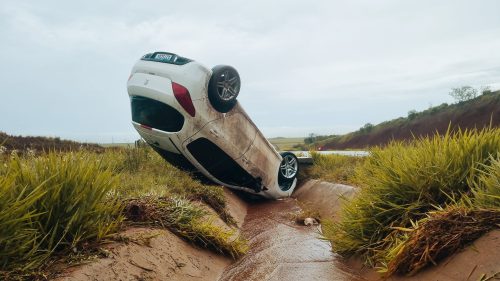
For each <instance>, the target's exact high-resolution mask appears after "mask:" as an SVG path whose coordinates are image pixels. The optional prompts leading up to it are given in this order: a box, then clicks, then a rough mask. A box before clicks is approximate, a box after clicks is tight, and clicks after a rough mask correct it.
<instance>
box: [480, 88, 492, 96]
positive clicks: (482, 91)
mask: <svg viewBox="0 0 500 281" xmlns="http://www.w3.org/2000/svg"><path fill="white" fill-rule="evenodd" d="M479 92H481V95H487V94H491V87H490V86H481V88H479Z"/></svg>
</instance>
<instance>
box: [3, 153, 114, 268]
mask: <svg viewBox="0 0 500 281" xmlns="http://www.w3.org/2000/svg"><path fill="white" fill-rule="evenodd" d="M0 173H1V176H2V177H1V180H0V188H1V193H0V235H1V236H0V248H1V249H2V251H1V253H0V271H1V270H4V271H9V270H19V271H26V270H32V269H36V268H37V267H39V266H40V265H42V264H43V262H44V261H45V260H46V259H47V258H48V257H49V256H50V255H51V254H53V253H55V252H59V251H65V250H68V249H72V248H74V247H78V246H79V243H80V242H83V241H90V240H99V239H102V238H103V237H106V235H107V234H109V233H111V232H113V231H115V230H116V228H117V227H118V225H119V223H120V220H121V219H120V215H119V214H120V212H121V207H120V204H119V202H117V201H116V199H113V198H112V197H110V196H108V194H109V193H110V192H111V191H112V190H113V189H116V187H117V183H118V182H117V178H116V177H115V176H114V175H113V174H112V172H111V170H110V169H103V168H102V166H101V162H100V158H99V157H98V156H97V155H95V154H93V153H85V152H79V153H65V154H56V153H49V154H47V155H44V156H42V157H27V158H20V157H16V156H14V157H12V158H11V159H6V160H5V162H4V167H3V168H2V169H1V171H0Z"/></svg>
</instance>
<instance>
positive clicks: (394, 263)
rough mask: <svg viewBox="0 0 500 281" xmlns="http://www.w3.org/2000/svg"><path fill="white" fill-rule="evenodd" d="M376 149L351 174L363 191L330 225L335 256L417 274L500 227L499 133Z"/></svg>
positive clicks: (450, 135)
mask: <svg viewBox="0 0 500 281" xmlns="http://www.w3.org/2000/svg"><path fill="white" fill-rule="evenodd" d="M370 152H371V154H370V156H369V157H366V159H365V160H363V161H362V163H361V164H360V165H359V166H357V168H355V172H354V175H353V174H352V172H351V173H348V174H349V177H348V178H350V179H352V180H350V181H354V182H355V183H356V185H357V186H359V187H360V189H359V193H358V194H357V196H356V197H355V198H354V199H352V200H351V201H348V202H346V203H345V205H344V206H343V209H342V212H341V215H340V217H341V218H340V220H339V221H338V222H331V223H328V224H326V225H325V226H324V227H323V230H324V235H325V237H326V238H327V239H328V240H330V241H331V242H332V247H333V250H334V251H335V252H337V253H340V254H342V255H344V256H361V257H362V258H363V259H364V260H365V262H366V263H367V264H369V265H371V266H375V267H378V268H379V270H380V271H381V272H386V273H387V274H388V275H390V274H392V273H396V272H397V273H401V274H413V273H415V272H417V271H418V270H420V269H421V268H423V267H425V266H428V265H430V264H433V263H436V262H438V261H439V260H440V259H442V258H444V257H446V256H448V255H450V254H453V253H454V252H455V251H457V250H458V249H460V248H461V247H463V246H464V245H466V244H467V243H469V242H471V241H473V240H474V239H476V238H478V237H479V236H481V235H482V234H484V233H485V232H487V231H489V230H491V229H493V228H498V227H499V224H500V129H496V128H491V127H490V128H485V129H481V130H479V129H466V130H460V129H458V130H455V131H453V132H452V131H451V130H448V131H447V132H446V133H445V134H444V135H438V134H436V135H434V136H432V137H422V138H418V139H414V140H412V141H407V142H402V141H393V142H391V143H389V144H388V145H387V146H385V147H383V148H382V147H375V148H373V149H371V151H370ZM320 159H321V157H320ZM321 161H325V160H320V163H321ZM329 161H333V160H329ZM332 163H333V164H332V165H335V162H332ZM316 174H320V173H319V172H317V173H316ZM437 234H439V235H437Z"/></svg>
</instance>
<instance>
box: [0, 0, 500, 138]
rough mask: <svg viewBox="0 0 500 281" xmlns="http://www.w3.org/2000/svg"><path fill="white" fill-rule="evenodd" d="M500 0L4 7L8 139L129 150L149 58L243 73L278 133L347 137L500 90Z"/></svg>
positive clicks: (254, 105)
mask: <svg viewBox="0 0 500 281" xmlns="http://www.w3.org/2000/svg"><path fill="white" fill-rule="evenodd" d="M499 12H500V1H496V0H491V1H457V0H450V1H422V0H418V1H400V0H394V1H371V0H366V1H290V0H286V1H269V0H266V1H261V0H254V1H188V0H183V1H168V0H162V1H137V0H135V1H123V0H120V1H94V0H87V1H80V3H79V4H77V3H75V1H50V0H44V1H10V0H2V1H1V2H0V85H1V90H0V93H1V100H0V105H1V112H2V115H1V118H0V131H5V132H7V133H9V134H16V135H17V134H21V135H47V136H61V137H63V138H70V139H76V140H82V141H95V142H112V141H113V142H128V141H132V140H135V139H136V138H138V134H137V133H136V132H135V131H134V129H133V127H132V125H131V123H130V106H129V100H128V95H127V91H126V81H127V78H128V76H129V73H130V70H131V68H132V66H133V64H134V63H135V62H136V60H137V59H139V58H140V57H141V56H142V55H144V54H146V53H148V52H152V51H159V50H163V51H170V52H174V53H177V54H179V55H182V56H185V57H188V58H192V59H195V60H197V61H199V62H201V63H202V64H204V65H206V66H209V67H212V66H214V65H216V64H229V65H232V66H234V67H236V69H237V70H238V71H239V73H240V76H241V79H242V88H241V91H240V95H239V97H238V99H239V101H240V103H241V104H242V105H243V107H244V108H245V109H246V111H247V112H248V113H249V115H250V116H251V118H252V119H253V120H254V122H255V123H256V124H257V126H258V127H259V128H260V129H261V130H262V131H263V132H264V134H265V135H266V136H268V137H276V136H306V135H308V134H309V133H317V134H339V133H346V132H350V131H353V130H357V129H358V128H359V127H361V126H363V125H364V124H365V123H368V122H370V123H373V124H377V123H379V122H382V121H385V120H389V119H393V118H397V117H400V116H406V115H407V113H408V111H409V110H412V109H415V110H424V109H427V108H428V107H429V106H436V105H439V104H441V103H443V102H448V103H450V102H452V101H453V100H452V99H451V97H450V96H449V95H448V92H449V90H450V88H452V87H457V86H461V85H472V86H475V87H480V86H483V85H491V86H492V88H494V89H496V88H499V86H500V16H499Z"/></svg>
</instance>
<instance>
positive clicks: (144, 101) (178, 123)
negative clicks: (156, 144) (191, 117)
mask: <svg viewBox="0 0 500 281" xmlns="http://www.w3.org/2000/svg"><path fill="white" fill-rule="evenodd" d="M130 102H131V106H132V120H133V121H134V122H137V123H139V124H141V125H146V126H148V127H151V128H155V129H158V130H161V131H165V132H178V131H180V130H181V129H182V126H183V125H184V116H182V114H181V113H179V111H177V110H176V109H174V108H173V107H171V106H169V105H167V104H164V103H162V102H159V101H157V100H153V99H150V98H146V97H139V96H133V97H130Z"/></svg>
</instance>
